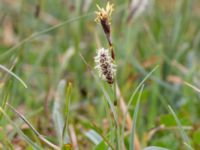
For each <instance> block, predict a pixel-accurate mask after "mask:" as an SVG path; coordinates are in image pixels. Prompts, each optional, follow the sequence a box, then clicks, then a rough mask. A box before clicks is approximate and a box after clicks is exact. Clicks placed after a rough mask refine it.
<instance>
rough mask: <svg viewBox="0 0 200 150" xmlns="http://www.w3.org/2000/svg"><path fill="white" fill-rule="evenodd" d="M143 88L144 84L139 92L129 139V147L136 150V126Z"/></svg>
mask: <svg viewBox="0 0 200 150" xmlns="http://www.w3.org/2000/svg"><path fill="white" fill-rule="evenodd" d="M143 89H144V85H142V87H141V89H140V93H139V96H138V99H137V103H136V106H135V111H134V114H133V121H132V130H131V135H130V139H129V149H130V150H134V135H135V128H136V123H137V116H138V111H139V106H140V99H141V95H142V92H143Z"/></svg>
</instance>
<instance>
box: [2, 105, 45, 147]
mask: <svg viewBox="0 0 200 150" xmlns="http://www.w3.org/2000/svg"><path fill="white" fill-rule="evenodd" d="M0 112H1V113H2V114H3V116H4V117H5V118H6V119H7V120H8V121H9V122H10V123H11V124H12V126H13V127H14V129H15V130H16V131H17V132H18V133H19V135H20V136H21V137H23V138H24V140H25V141H26V142H27V143H28V144H30V145H31V146H32V147H34V148H35V149H37V150H41V148H40V147H39V146H38V145H37V144H35V143H34V142H33V141H31V140H30V139H29V138H28V137H27V136H26V135H25V134H24V133H23V132H22V131H21V129H20V128H18V127H17V125H16V124H15V123H14V122H13V121H12V120H11V119H10V117H9V116H8V115H7V113H6V112H5V111H4V110H3V109H2V107H0Z"/></svg>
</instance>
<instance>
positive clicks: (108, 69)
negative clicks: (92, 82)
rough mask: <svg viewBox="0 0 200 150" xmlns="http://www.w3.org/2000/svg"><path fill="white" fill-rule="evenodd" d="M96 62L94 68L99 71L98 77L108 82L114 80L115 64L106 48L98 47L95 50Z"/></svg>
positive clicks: (110, 82)
mask: <svg viewBox="0 0 200 150" xmlns="http://www.w3.org/2000/svg"><path fill="white" fill-rule="evenodd" d="M94 59H95V62H96V67H95V68H96V69H97V70H98V72H99V77H100V78H102V79H103V80H106V81H107V82H108V83H109V84H112V83H113V82H114V77H115V73H116V65H115V64H114V63H113V59H112V57H111V55H110V51H109V50H108V49H104V48H100V49H98V50H97V56H96V57H95V58H94Z"/></svg>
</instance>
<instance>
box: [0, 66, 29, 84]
mask: <svg viewBox="0 0 200 150" xmlns="http://www.w3.org/2000/svg"><path fill="white" fill-rule="evenodd" d="M0 69H2V70H4V71H6V72H7V73H9V74H10V75H12V76H13V77H15V78H16V79H17V80H18V81H19V82H20V83H21V84H22V85H23V86H24V87H25V88H27V87H28V86H27V85H26V83H25V82H24V81H23V80H22V79H21V78H20V77H19V76H17V75H16V74H15V73H13V72H12V71H11V70H9V69H7V68H6V67H4V66H2V65H0Z"/></svg>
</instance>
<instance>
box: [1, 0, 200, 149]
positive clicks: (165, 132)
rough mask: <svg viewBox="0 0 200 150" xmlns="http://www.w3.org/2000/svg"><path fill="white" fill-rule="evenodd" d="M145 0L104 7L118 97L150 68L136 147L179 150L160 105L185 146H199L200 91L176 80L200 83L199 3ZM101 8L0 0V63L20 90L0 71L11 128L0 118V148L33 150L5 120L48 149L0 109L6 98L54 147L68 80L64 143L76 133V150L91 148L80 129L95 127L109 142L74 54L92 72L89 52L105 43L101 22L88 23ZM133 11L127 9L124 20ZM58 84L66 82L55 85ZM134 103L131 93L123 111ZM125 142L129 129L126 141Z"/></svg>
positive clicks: (86, 1)
mask: <svg viewBox="0 0 200 150" xmlns="http://www.w3.org/2000/svg"><path fill="white" fill-rule="evenodd" d="M143 1H144V6H141V5H142V2H141V3H139V4H137V3H133V4H135V5H131V3H132V1H131V0H126V1H124V0H113V1H110V2H112V3H114V8H115V9H114V12H113V15H112V23H111V30H112V39H113V44H114V48H115V55H116V64H117V77H116V80H117V82H118V84H119V88H120V90H121V94H122V96H123V97H124V100H125V102H126V103H128V100H129V98H130V96H131V94H132V93H133V91H134V89H136V87H137V86H138V84H139V83H140V82H141V81H142V80H143V79H144V77H145V76H146V75H147V74H148V73H149V72H150V71H151V70H152V69H153V68H154V67H155V66H157V65H158V66H159V67H158V69H157V70H156V71H155V72H154V73H153V74H152V75H151V77H150V78H149V79H148V80H147V81H146V82H145V87H144V91H143V94H142V98H141V104H140V108H139V114H138V117H137V120H138V121H137V126H136V132H137V134H138V136H139V140H140V143H141V145H142V147H146V146H149V145H157V146H161V147H166V148H168V149H174V150H176V149H177V150H179V149H186V148H185V145H184V143H183V140H182V139H181V134H180V131H179V129H178V128H177V123H176V121H175V120H174V118H173V116H172V115H171V113H170V111H169V109H168V105H170V106H171V107H172V108H173V109H174V111H175V112H176V114H177V116H178V118H179V120H180V122H181V124H182V127H183V128H184V130H185V133H186V134H187V135H188V137H189V139H190V142H191V146H192V147H193V148H194V149H197V150H198V149H200V121H199V117H200V97H199V96H200V95H199V93H198V92H197V91H195V90H194V89H192V88H191V87H189V86H187V85H186V84H184V81H185V82H188V83H190V84H191V85H194V86H196V87H197V88H198V87H199V85H200V78H199V77H200V70H199V69H200V65H199V64H200V63H199V62H200V60H199V58H200V51H199V50H200V1H199V0H168V1H166V0H149V1H146V3H145V0H143ZM106 3H107V1H106V0H101V1H97V0H93V1H92V0H59V1H56V0H55V1H53V0H52V1H50V0H41V1H40V0H34V1H33V0H1V1H0V64H1V65H2V66H4V67H6V68H7V69H9V70H11V71H12V72H13V73H15V74H16V75H17V76H18V77H20V78H21V79H22V80H23V81H24V82H25V83H26V84H27V86H28V88H24V87H23V85H22V84H20V82H19V81H18V80H16V78H14V77H13V76H11V75H10V74H9V73H8V72H7V71H5V70H4V69H2V68H1V70H0V104H1V106H2V108H3V110H4V112H6V114H7V115H8V117H10V119H11V122H9V120H8V119H6V118H5V115H2V114H0V119H1V120H0V149H1V148H2V149H17V148H18V149H32V148H31V147H32V146H31V145H30V144H27V142H26V140H24V139H23V137H22V136H21V135H19V133H18V132H17V131H16V130H15V128H14V127H13V126H12V123H14V124H16V125H17V127H19V128H20V129H21V131H22V132H23V133H24V134H25V135H27V136H28V137H29V138H30V139H31V140H32V141H34V142H36V143H37V144H38V145H40V146H41V147H43V148H44V149H48V146H46V144H44V143H42V142H41V141H39V140H38V138H37V137H35V135H34V133H33V132H32V130H31V129H30V128H29V127H28V126H27V124H26V123H25V122H23V121H22V120H21V119H20V118H19V116H18V115H16V113H14V112H13V111H12V110H11V109H9V108H8V107H5V106H4V104H5V101H7V102H8V103H9V104H10V105H12V106H13V107H14V108H15V109H16V110H17V111H18V112H20V113H21V114H23V115H24V116H25V117H26V118H27V119H28V120H29V122H30V123H31V124H32V125H33V126H34V127H35V129H36V130H37V131H38V132H39V133H40V134H42V135H44V136H45V137H46V138H47V139H49V140H50V141H51V142H52V143H55V144H56V145H58V144H59V138H57V136H56V135H58V133H57V131H58V130H59V129H58V128H59V120H57V121H56V119H57V117H55V115H54V114H55V112H56V111H57V109H56V108H55V107H56V106H55V105H56V101H59V108H58V109H59V111H60V113H58V116H59V115H61V116H62V115H63V114H64V112H63V111H64V110H62V109H65V108H62V103H63V102H65V99H66V98H65V96H63V95H62V94H61V93H66V92H65V91H66V90H65V89H66V88H67V85H68V84H69V83H71V84H72V87H71V101H70V106H69V117H68V124H69V129H68V130H69V133H70V134H69V138H70V137H71V136H72V135H73V133H74V134H75V135H76V140H77V147H78V148H79V149H93V148H94V147H95V144H93V142H92V141H91V140H90V138H88V137H87V136H86V135H85V132H86V133H87V131H88V130H91V129H93V130H97V129H98V130H99V132H100V133H101V134H102V135H104V136H105V137H109V135H108V134H109V133H110V131H111V130H112V126H110V124H109V121H110V119H109V118H110V113H109V108H108V105H107V103H106V101H105V98H104V95H103V93H102V91H101V89H100V87H99V85H98V83H97V82H95V79H94V77H93V76H92V74H91V72H90V68H88V67H87V65H86V64H85V63H84V61H83V59H82V58H81V56H80V55H82V57H84V59H85V60H86V62H87V63H88V64H89V65H90V66H91V67H92V68H93V67H94V66H95V64H94V56H95V55H96V49H98V48H100V47H105V48H106V47H108V44H107V41H106V39H105V35H104V33H103V30H102V28H101V26H100V24H97V23H95V22H94V19H95V17H96V16H95V13H94V12H95V11H96V4H99V5H100V6H102V7H105V6H106ZM136 4H137V5H138V6H137V7H135V6H136ZM143 7H144V8H143ZM132 9H135V12H134V13H133V14H132V15H131V16H132V17H131V19H129V20H128V16H130V12H131V10H132ZM61 80H62V81H61ZM64 81H65V82H66V86H64V85H62V83H63V84H64ZM100 82H104V81H100ZM59 83H60V86H59V87H58V85H59ZM60 88H61V89H60ZM107 88H109V87H107ZM60 90H61V92H60ZM136 99H137V96H136V98H134V100H133V103H132V105H131V109H130V111H129V112H130V114H131V116H132V114H133V112H134V106H135V103H136ZM63 106H64V105H63ZM119 114H120V113H119ZM121 117H122V118H123V115H121ZM58 118H59V117H58ZM56 122H58V126H57V127H58V128H56V125H55V124H56ZM128 137H129V134H128V133H127V135H126V136H125V144H127V143H128V140H127V138H128ZM77 147H76V148H77ZM127 147H128V146H127ZM76 148H75V149H76ZM127 149H128V148H127Z"/></svg>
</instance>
